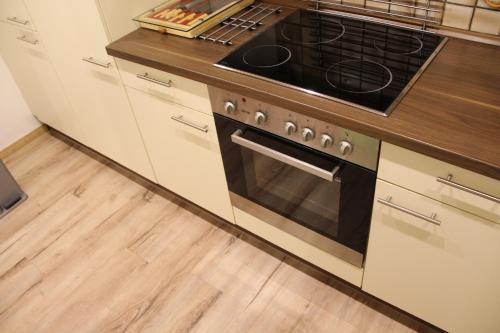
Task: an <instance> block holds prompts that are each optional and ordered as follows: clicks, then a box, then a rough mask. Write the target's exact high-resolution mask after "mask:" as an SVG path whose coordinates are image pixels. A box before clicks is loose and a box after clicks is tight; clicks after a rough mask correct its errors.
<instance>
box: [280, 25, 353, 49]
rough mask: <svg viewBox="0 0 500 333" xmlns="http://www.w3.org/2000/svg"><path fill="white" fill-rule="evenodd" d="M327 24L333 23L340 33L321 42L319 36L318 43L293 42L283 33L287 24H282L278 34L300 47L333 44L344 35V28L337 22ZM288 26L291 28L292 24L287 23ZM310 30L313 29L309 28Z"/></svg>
mask: <svg viewBox="0 0 500 333" xmlns="http://www.w3.org/2000/svg"><path fill="white" fill-rule="evenodd" d="M328 23H329V24H330V23H333V24H336V25H337V26H338V27H340V30H341V31H340V33H339V34H338V35H337V36H335V37H333V38H328V39H327V40H321V36H320V41H318V42H302V41H296V40H294V39H293V38H290V37H288V36H287V34H286V33H285V28H286V26H287V22H283V25H282V26H281V29H280V34H281V37H283V38H284V39H286V40H287V41H289V42H293V41H295V42H297V43H299V44H301V45H320V44H329V43H333V42H335V41H336V40H337V39H339V38H341V37H342V36H344V34H345V26H344V25H343V24H342V23H339V22H336V21H329V22H328ZM288 26H292V24H290V23H288ZM310 29H314V28H310Z"/></svg>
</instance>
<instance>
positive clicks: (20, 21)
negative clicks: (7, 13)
mask: <svg viewBox="0 0 500 333" xmlns="http://www.w3.org/2000/svg"><path fill="white" fill-rule="evenodd" d="M7 20H8V21H11V22H15V23H19V24H22V25H26V24H28V23H29V21H28V20H23V19H19V18H17V17H16V16H11V17H7Z"/></svg>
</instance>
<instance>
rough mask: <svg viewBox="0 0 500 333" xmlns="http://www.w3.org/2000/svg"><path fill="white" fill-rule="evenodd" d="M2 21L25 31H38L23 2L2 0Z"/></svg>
mask: <svg viewBox="0 0 500 333" xmlns="http://www.w3.org/2000/svg"><path fill="white" fill-rule="evenodd" d="M0 20H2V21H4V22H8V23H11V24H13V25H16V26H18V27H22V28H25V29H30V30H35V29H36V27H35V24H34V23H33V19H32V18H31V16H30V15H29V13H28V10H27V8H26V5H25V4H24V1H23V0H0Z"/></svg>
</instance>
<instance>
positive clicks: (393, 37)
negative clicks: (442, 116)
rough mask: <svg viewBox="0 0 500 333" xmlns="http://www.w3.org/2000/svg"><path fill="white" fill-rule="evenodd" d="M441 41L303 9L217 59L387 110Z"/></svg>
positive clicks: (225, 64) (371, 108)
mask: <svg viewBox="0 0 500 333" xmlns="http://www.w3.org/2000/svg"><path fill="white" fill-rule="evenodd" d="M443 42H444V38H443V37H440V36H438V35H435V34H432V33H428V32H424V31H418V30H411V29H405V28H400V27H394V26H389V25H384V24H380V23H375V22H371V21H365V20H361V19H355V18H351V17H344V16H340V15H334V14H323V13H318V12H312V11H306V10H302V11H297V12H295V13H294V14H292V15H290V16H288V17H286V18H285V19H283V20H282V21H280V22H278V23H277V24H275V25H273V26H271V27H269V28H268V29H267V30H265V31H263V32H262V33H259V34H258V35H256V36H255V37H254V38H253V39H252V40H250V41H249V42H247V43H245V44H244V45H242V46H241V47H239V48H238V49H236V50H235V51H234V52H232V53H231V54H230V55H228V56H227V57H225V58H224V59H222V60H221V61H220V62H218V63H217V64H216V66H219V67H223V68H226V69H230V70H236V71H238V72H242V73H245V74H249V75H255V76H258V77H261V78H265V79H268V80H272V81H275V82H276V81H277V82H279V83H282V84H285V85H288V86H291V87H293V88H296V89H300V90H303V91H305V92H307V93H310V94H315V95H320V96H322V97H326V98H332V99H335V100H339V101H341V102H343V103H347V104H351V105H355V106H357V107H360V108H363V109H366V110H369V111H375V112H377V113H380V114H383V115H388V114H389V113H390V112H391V111H392V109H393V108H394V107H395V106H396V105H397V103H398V102H399V100H400V98H401V97H402V96H403V95H404V93H405V92H406V91H407V90H408V88H409V87H410V86H411V84H412V83H413V82H414V81H415V80H416V78H417V77H418V75H419V74H420V73H421V71H422V70H423V69H424V68H425V66H426V65H427V63H428V62H429V61H430V60H431V58H432V57H433V56H434V54H435V53H436V52H437V51H438V49H439V48H440V47H439V46H440V45H441V43H443Z"/></svg>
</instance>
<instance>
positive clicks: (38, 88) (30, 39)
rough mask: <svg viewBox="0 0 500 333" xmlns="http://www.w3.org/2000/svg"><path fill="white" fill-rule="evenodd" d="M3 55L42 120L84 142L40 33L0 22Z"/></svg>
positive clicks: (20, 87)
mask: <svg viewBox="0 0 500 333" xmlns="http://www.w3.org/2000/svg"><path fill="white" fill-rule="evenodd" d="M0 54H1V56H2V58H3V59H4V60H5V63H6V64H7V66H8V67H9V70H10V71H11V73H12V75H13V77H14V79H15V81H16V83H17V85H18V87H19V90H20V91H21V93H22V94H23V97H24V100H25V101H26V104H27V105H28V107H29V108H30V110H31V112H32V113H33V114H34V115H35V116H36V117H37V118H38V119H39V120H40V121H42V122H44V123H46V124H48V125H50V126H51V127H53V128H55V129H57V130H59V131H61V132H63V133H65V134H67V135H71V136H72V137H74V138H75V139H76V140H79V141H84V140H85V139H84V137H83V133H82V131H81V130H80V128H79V127H78V123H76V122H75V121H74V114H73V112H72V109H71V107H70V105H69V103H68V101H67V99H66V97H65V94H64V92H63V90H62V86H61V83H60V81H59V79H58V77H57V75H56V73H55V71H54V68H53V67H52V64H51V62H50V59H49V57H48V56H47V54H46V52H45V50H44V43H43V40H42V39H41V38H40V36H39V34H38V33H37V32H34V31H31V30H27V29H24V28H19V27H17V26H14V25H10V24H6V23H0Z"/></svg>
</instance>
